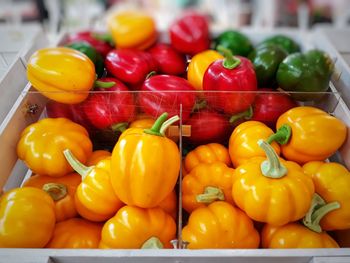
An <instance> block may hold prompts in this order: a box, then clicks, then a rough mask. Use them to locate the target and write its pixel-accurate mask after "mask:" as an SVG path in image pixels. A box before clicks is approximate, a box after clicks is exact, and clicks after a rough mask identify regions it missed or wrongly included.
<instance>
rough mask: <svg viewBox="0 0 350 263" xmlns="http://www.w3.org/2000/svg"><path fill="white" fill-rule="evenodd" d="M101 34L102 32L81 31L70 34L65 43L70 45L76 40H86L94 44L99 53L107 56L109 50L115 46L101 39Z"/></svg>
mask: <svg viewBox="0 0 350 263" xmlns="http://www.w3.org/2000/svg"><path fill="white" fill-rule="evenodd" d="M99 35H100V36H102V34H98V33H95V32H92V31H81V32H77V33H73V34H70V35H68V37H67V39H66V41H65V44H67V45H69V44H72V43H75V42H81V41H85V42H88V43H89V44H90V45H91V46H93V47H94V48H95V49H96V50H97V52H98V53H100V54H101V55H102V56H103V57H105V56H106V55H107V54H108V52H109V51H110V50H112V49H113V47H112V46H111V45H110V44H109V43H108V42H106V41H103V40H101V39H99V37H98V36H99Z"/></svg>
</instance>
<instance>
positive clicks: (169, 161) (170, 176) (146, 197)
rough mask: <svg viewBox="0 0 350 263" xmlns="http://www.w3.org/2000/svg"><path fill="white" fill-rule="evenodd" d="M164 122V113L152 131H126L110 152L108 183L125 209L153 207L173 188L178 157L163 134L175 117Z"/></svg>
mask: <svg viewBox="0 0 350 263" xmlns="http://www.w3.org/2000/svg"><path fill="white" fill-rule="evenodd" d="M166 119H167V114H166V113H165V114H162V115H161V116H160V117H159V118H158V119H157V121H156V122H155V123H154V125H153V126H152V128H151V129H146V130H144V129H140V128H130V129H127V130H126V131H124V132H123V133H122V134H121V136H120V138H119V140H118V142H117V144H116V145H115V147H114V149H113V152H112V173H111V182H112V185H113V189H114V191H115V192H116V193H117V194H118V197H119V198H120V200H121V201H122V202H123V203H125V204H127V205H134V206H139V207H142V208H150V207H155V206H157V205H159V203H160V202H161V201H162V200H164V198H165V197H166V196H167V195H168V194H169V193H170V192H171V191H172V190H173V189H174V187H175V184H176V181H177V178H178V175H179V171H180V161H181V160H180V153H179V149H178V147H177V145H176V144H175V143H174V142H173V141H172V140H170V139H168V138H166V137H165V136H164V132H165V129H166V128H167V127H168V126H169V125H170V124H171V123H173V122H174V121H177V120H178V117H177V116H175V117H173V118H171V119H169V120H168V121H167V122H166V123H165V120H166ZM163 124H164V125H163ZM162 125H163V126H162Z"/></svg>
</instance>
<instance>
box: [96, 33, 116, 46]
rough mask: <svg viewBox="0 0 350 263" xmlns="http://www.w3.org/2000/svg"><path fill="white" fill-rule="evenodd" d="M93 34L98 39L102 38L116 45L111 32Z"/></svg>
mask: <svg viewBox="0 0 350 263" xmlns="http://www.w3.org/2000/svg"><path fill="white" fill-rule="evenodd" d="M91 36H92V37H93V38H95V39H97V40H101V41H103V42H107V43H108V44H110V45H111V46H114V40H113V37H112V35H111V34H107V33H106V34H97V33H92V34H91Z"/></svg>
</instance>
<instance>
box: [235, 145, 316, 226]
mask: <svg viewBox="0 0 350 263" xmlns="http://www.w3.org/2000/svg"><path fill="white" fill-rule="evenodd" d="M259 145H261V147H263V149H264V151H266V153H267V156H268V160H267V161H266V158H264V157H256V158H252V159H250V160H249V161H247V162H246V163H244V164H242V165H240V166H238V167H237V168H236V169H235V172H234V175H233V186H232V196H233V199H234V201H235V203H236V205H237V206H238V207H239V208H241V209H242V210H243V211H245V212H246V213H247V215H248V216H249V217H250V218H251V219H253V220H255V221H259V222H265V223H269V224H272V225H276V226H282V225H285V224H287V223H289V222H293V221H296V220H299V219H301V218H302V217H304V216H305V214H306V213H307V211H308V210H309V208H310V205H311V201H312V197H313V194H314V191H315V189H314V184H313V182H312V179H311V178H310V177H308V176H307V175H305V174H304V172H303V171H302V169H301V167H300V166H299V165H298V164H296V163H294V162H289V161H284V160H282V159H279V158H278V156H277V154H276V153H275V152H274V150H273V148H272V146H270V145H269V144H268V143H266V142H264V141H262V140H261V141H259Z"/></svg>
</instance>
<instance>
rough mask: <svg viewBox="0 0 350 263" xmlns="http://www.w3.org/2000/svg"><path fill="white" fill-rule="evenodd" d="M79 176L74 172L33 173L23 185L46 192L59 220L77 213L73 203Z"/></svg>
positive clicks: (57, 220) (79, 179) (74, 215)
mask: <svg viewBox="0 0 350 263" xmlns="http://www.w3.org/2000/svg"><path fill="white" fill-rule="evenodd" d="M80 183H81V176H80V175H79V174H76V173H71V174H67V175H64V176H61V177H51V176H47V175H34V176H31V177H30V178H29V179H28V180H27V181H25V182H24V184H23V186H24V187H35V188H39V189H42V190H44V191H45V192H46V193H48V194H49V195H50V196H51V198H52V199H53V201H54V202H55V217H56V222H61V221H64V220H67V219H70V218H73V217H76V216H77V215H78V212H77V210H76V208H75V204H74V195H75V191H76V189H77V187H78V185H79V184H80Z"/></svg>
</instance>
